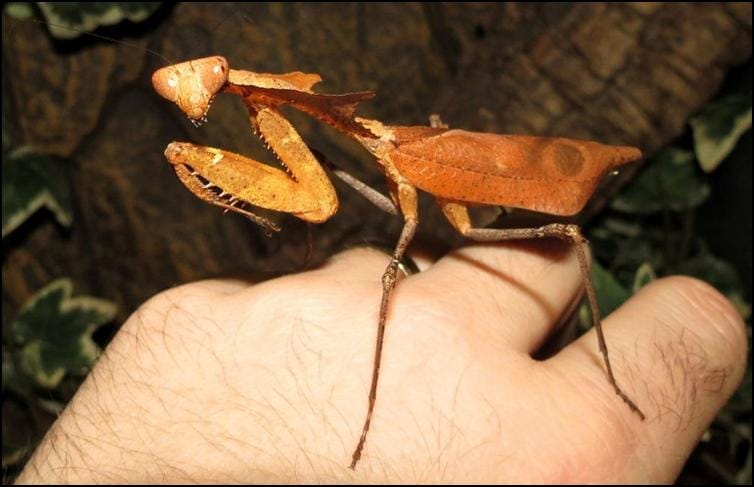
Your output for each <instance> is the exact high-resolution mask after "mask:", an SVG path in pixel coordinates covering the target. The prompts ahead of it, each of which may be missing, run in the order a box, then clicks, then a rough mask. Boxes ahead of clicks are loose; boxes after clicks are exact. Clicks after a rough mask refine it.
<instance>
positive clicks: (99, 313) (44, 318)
mask: <svg viewBox="0 0 754 487" xmlns="http://www.w3.org/2000/svg"><path fill="white" fill-rule="evenodd" d="M72 291H73V284H72V283H71V281H70V279H58V280H56V281H54V282H52V283H51V284H49V285H47V286H46V287H45V288H43V289H42V290H41V291H39V292H38V293H37V294H36V295H34V296H33V297H32V298H31V299H30V300H29V302H28V303H27V304H26V305H25V306H24V308H23V309H22V310H21V312H20V313H19V315H18V317H17V318H16V319H15V320H14V321H13V322H12V323H11V328H10V329H11V332H12V334H13V339H14V340H15V342H16V344H18V345H19V346H20V347H21V359H20V362H21V367H22V368H23V371H24V372H25V373H26V374H28V375H29V376H31V377H33V378H34V380H35V381H36V383H37V384H38V385H40V386H42V387H47V388H54V387H56V386H57V385H58V384H59V383H60V380H61V379H62V378H63V376H64V375H65V374H66V373H73V374H81V373H84V372H85V371H86V370H88V368H89V367H90V365H91V364H92V363H93V362H94V360H95V359H96V358H97V356H98V355H99V348H98V347H97V345H96V344H95V343H94V341H93V340H92V333H94V331H95V330H96V329H97V328H99V327H100V326H102V325H103V324H105V323H107V322H109V321H110V320H112V319H113V317H114V316H115V311H116V308H115V305H114V304H113V303H110V302H109V301H105V300H103V299H97V298H93V297H91V296H79V297H75V298H73V297H71V295H72Z"/></svg>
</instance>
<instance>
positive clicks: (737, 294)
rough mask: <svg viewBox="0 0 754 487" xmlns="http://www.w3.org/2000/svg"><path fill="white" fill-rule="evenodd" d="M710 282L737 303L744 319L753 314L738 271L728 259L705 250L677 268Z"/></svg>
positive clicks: (736, 305)
mask: <svg viewBox="0 0 754 487" xmlns="http://www.w3.org/2000/svg"><path fill="white" fill-rule="evenodd" d="M675 270H676V272H678V273H680V274H686V275H689V276H693V277H696V278H698V279H701V280H703V281H706V282H708V283H709V284H710V285H711V286H713V287H714V288H715V289H717V290H718V291H720V292H721V293H723V294H725V295H726V296H727V297H728V299H730V300H731V301H732V302H733V304H734V305H735V307H736V309H737V310H738V312H739V313H740V314H741V316H742V318H743V319H747V318H748V317H749V315H750V314H751V305H750V304H749V303H747V302H746V300H745V299H744V297H743V285H742V284H741V279H740V277H739V274H738V271H737V270H736V268H735V267H733V266H732V265H731V264H730V263H728V262H727V261H725V260H723V259H720V258H718V257H715V256H714V255H712V254H710V253H709V252H704V253H702V254H700V255H698V256H696V257H693V258H691V259H688V260H685V261H684V262H681V263H680V264H679V265H678V267H677V268H676V269H675Z"/></svg>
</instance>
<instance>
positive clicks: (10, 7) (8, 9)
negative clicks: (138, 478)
mask: <svg viewBox="0 0 754 487" xmlns="http://www.w3.org/2000/svg"><path fill="white" fill-rule="evenodd" d="M5 13H6V14H8V16H9V17H12V18H14V19H18V20H26V19H30V18H32V17H34V8H33V7H32V4H31V2H8V3H6V4H5Z"/></svg>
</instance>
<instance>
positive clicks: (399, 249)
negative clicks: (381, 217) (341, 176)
mask: <svg viewBox="0 0 754 487" xmlns="http://www.w3.org/2000/svg"><path fill="white" fill-rule="evenodd" d="M396 186H397V187H396V189H395V194H396V195H397V198H396V199H397V201H398V205H399V206H400V208H401V211H402V213H403V218H404V223H403V230H401V235H400V237H399V238H398V243H397V245H396V246H395V250H394V251H393V256H392V258H391V259H390V264H388V266H387V269H385V272H384V274H382V300H381V301H380V317H379V322H378V324H377V340H376V341H375V350H374V364H373V366H372V382H371V385H370V387H369V405H368V407H367V415H366V418H365V420H364V426H363V427H362V429H361V436H360V437H359V442H358V444H357V445H356V448H355V449H354V452H353V455H352V457H351V465H350V468H351V470H353V469H355V468H356V464H357V463H358V461H359V459H360V458H361V451H362V450H363V448H364V444H365V443H366V439H367V433H368V432H369V426H370V424H371V423H372V413H373V412H374V404H375V400H376V399H377V383H378V381H379V377H380V364H381V363H382V345H383V342H384V339H385V324H386V322H387V311H388V304H389V303H390V294H391V293H392V291H393V288H394V287H395V281H396V277H397V276H396V274H397V272H398V268H399V266H400V264H401V259H402V258H403V255H404V254H405V253H406V249H407V248H408V246H409V244H410V243H411V240H413V238H414V234H415V233H416V227H417V225H418V223H419V220H418V209H417V204H418V202H417V194H416V189H415V188H414V187H413V186H411V185H409V184H405V183H398V184H397V185H396Z"/></svg>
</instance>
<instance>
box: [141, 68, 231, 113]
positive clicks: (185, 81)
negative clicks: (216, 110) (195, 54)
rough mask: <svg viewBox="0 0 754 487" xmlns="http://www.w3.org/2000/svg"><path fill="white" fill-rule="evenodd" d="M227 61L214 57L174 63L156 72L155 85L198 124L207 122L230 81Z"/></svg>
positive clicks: (158, 90)
mask: <svg viewBox="0 0 754 487" xmlns="http://www.w3.org/2000/svg"><path fill="white" fill-rule="evenodd" d="M228 71H229V68H228V61H226V60H225V58H223V57H221V56H212V57H207V58H202V59H197V60H195V61H186V62H184V63H179V64H174V65H172V66H167V67H164V68H161V69H158V70H157V71H155V73H154V74H153V75H152V86H154V89H155V91H157V93H159V94H160V96H162V97H163V98H166V99H168V100H170V101H172V102H173V103H175V104H176V105H178V107H179V108H180V109H181V110H182V111H183V113H185V114H186V116H188V118H189V120H191V122H192V123H193V124H194V125H196V126H199V125H201V123H202V122H206V121H207V112H208V111H209V107H210V105H211V104H212V99H213V98H214V97H215V95H216V94H217V93H218V92H219V91H220V90H221V89H222V88H223V86H225V84H226V83H227V82H228Z"/></svg>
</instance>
